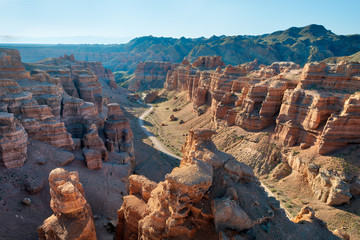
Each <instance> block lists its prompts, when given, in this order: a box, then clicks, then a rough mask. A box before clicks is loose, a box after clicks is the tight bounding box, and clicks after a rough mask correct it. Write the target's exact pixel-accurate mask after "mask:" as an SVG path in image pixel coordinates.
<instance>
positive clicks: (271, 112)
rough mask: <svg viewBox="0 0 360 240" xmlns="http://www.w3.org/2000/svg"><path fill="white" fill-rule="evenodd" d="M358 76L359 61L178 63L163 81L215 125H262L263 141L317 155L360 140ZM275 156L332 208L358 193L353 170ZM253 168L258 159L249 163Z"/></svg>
mask: <svg viewBox="0 0 360 240" xmlns="http://www.w3.org/2000/svg"><path fill="white" fill-rule="evenodd" d="M211 59H212V57H209V60H208V61H211ZM202 61H203V60H202ZM359 79H360V63H359V62H340V63H338V64H326V63H308V64H306V65H305V67H304V68H300V66H299V65H296V64H294V63H291V62H276V63H273V64H271V65H270V66H265V65H259V64H258V63H257V61H256V60H255V61H253V62H250V63H246V64H242V65H239V66H231V65H228V66H226V67H225V68H221V67H220V66H218V67H217V69H216V70H214V69H209V68H206V67H202V68H199V67H194V65H191V64H190V63H189V62H188V61H183V63H182V64H180V65H179V66H178V67H177V68H176V69H175V70H174V71H169V72H168V76H167V80H166V83H165V85H164V86H165V88H166V89H168V90H177V91H187V96H188V99H190V100H191V101H192V102H193V108H194V111H195V112H197V114H198V115H201V114H203V113H204V112H205V111H207V110H208V111H209V112H210V114H211V116H212V119H213V121H214V123H215V125H216V126H218V127H221V126H224V127H226V126H232V125H233V126H239V127H241V128H243V129H245V130H247V131H262V130H265V129H266V131H267V132H269V133H270V137H269V139H268V141H269V142H270V143H273V144H274V145H275V146H278V147H280V148H283V149H286V148H288V147H293V146H299V147H300V149H308V148H311V149H314V150H316V152H317V153H318V154H320V155H328V154H331V153H333V152H334V151H336V150H341V148H343V147H344V146H347V145H350V144H354V143H359V141H360V134H359V131H357V130H356V129H357V128H358V125H359V122H358V121H359V117H358V115H359V113H360V110H359V107H358V105H359V96H360V95H359V93H358V91H359V90H360V82H359ZM269 146H270V145H269ZM269 149H270V148H269ZM238 151H240V150H238ZM294 151H295V150H294ZM256 152H257V151H256ZM270 153H271V154H270ZM241 154H242V153H241V151H240V153H239V155H241ZM244 154H245V153H244ZM259 154H260V155H261V156H262V157H261V159H262V160H261V161H263V162H264V164H265V165H269V164H268V162H269V161H270V160H271V159H273V158H274V156H275V155H273V151H270V152H269V154H265V155H264V154H261V153H260V152H259ZM245 155H246V154H245ZM260 155H259V156H260ZM294 155H296V151H295V154H294ZM246 156H247V157H249V156H248V154H247V155H246ZM278 156H279V157H276V159H278V161H280V159H282V160H281V162H282V164H280V165H279V166H278V167H277V169H276V171H278V172H277V173H274V174H275V175H276V174H278V173H281V171H280V170H281V166H283V167H286V166H288V168H289V169H290V172H291V170H293V171H297V172H299V173H300V174H302V175H303V176H304V178H305V179H306V181H307V182H308V184H309V187H310V188H311V190H312V192H313V193H314V196H315V197H316V198H318V199H320V200H321V201H323V202H325V203H327V204H329V205H338V204H342V203H346V202H348V201H349V199H350V198H351V197H352V196H356V195H357V193H356V192H357V190H356V189H357V182H358V180H357V178H358V176H357V175H356V174H355V175H354V174H347V173H344V172H341V171H340V172H337V171H333V170H327V168H326V167H322V168H320V167H316V168H314V167H313V166H312V164H311V161H310V162H309V161H308V160H306V161H305V160H301V159H300V158H299V156H297V157H296V156H293V154H292V152H289V151H288V152H286V153H285V152H284V153H282V154H280V153H278ZM253 157H254V158H256V159H257V158H258V157H256V156H253ZM267 157H268V158H269V160H266V158H267ZM294 159H297V160H296V161H295V160H294ZM256 165H259V164H254V165H253V166H252V167H256ZM265 165H264V166H265ZM270 165H271V166H270ZM270 165H269V166H267V168H271V169H273V168H274V167H275V166H276V165H277V164H275V163H272V164H270ZM315 166H316V164H315ZM319 168H320V169H319ZM271 169H268V170H271ZM259 171H260V172H264V170H259ZM265 172H267V173H269V172H268V171H265ZM325 180H326V181H325ZM352 193H355V194H352Z"/></svg>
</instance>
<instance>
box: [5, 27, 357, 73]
mask: <svg viewBox="0 0 360 240" xmlns="http://www.w3.org/2000/svg"><path fill="white" fill-rule="evenodd" d="M0 46H7V47H9V46H10V47H14V48H17V49H19V50H20V52H21V56H22V58H23V61H24V62H34V61H38V60H41V59H44V58H47V57H58V56H60V55H63V54H71V53H72V54H74V55H75V57H76V58H77V59H78V60H87V61H101V62H102V63H103V64H104V66H105V67H108V68H110V69H111V70H113V71H130V72H132V71H134V70H135V68H136V65H137V64H138V63H139V62H140V61H150V60H156V61H171V62H181V61H182V60H183V58H184V57H186V58H188V59H189V60H194V59H196V58H197V57H198V56H204V55H220V56H222V57H223V60H224V62H225V63H226V64H233V65H237V64H240V63H244V62H249V61H252V60H254V59H255V58H257V59H258V61H259V63H264V64H270V63H272V62H274V61H293V62H296V63H298V64H301V65H303V64H305V63H306V62H310V61H321V60H323V59H326V58H330V57H337V56H348V55H351V54H354V53H356V52H358V51H360V35H359V34H356V35H348V36H344V35H336V34H334V33H332V32H331V31H329V30H327V29H325V28H324V27H323V26H321V25H309V26H306V27H300V28H298V27H292V28H289V29H287V30H285V31H277V32H274V33H271V34H265V35H260V36H213V37H211V38H194V39H191V38H184V37H183V38H179V39H176V38H164V37H153V36H147V37H140V38H135V39H133V40H131V41H130V42H129V43H127V44H119V45H99V44H91V45H90V44H82V45H24V44H22V45H17V44H13V45H9V44H6V45H4V44H2V45H0Z"/></svg>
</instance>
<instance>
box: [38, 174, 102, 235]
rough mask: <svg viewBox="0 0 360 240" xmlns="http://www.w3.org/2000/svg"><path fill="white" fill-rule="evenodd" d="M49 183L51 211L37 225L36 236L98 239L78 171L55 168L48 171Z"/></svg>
mask: <svg viewBox="0 0 360 240" xmlns="http://www.w3.org/2000/svg"><path fill="white" fill-rule="evenodd" d="M49 185H50V195H51V201H50V207H51V209H52V210H53V212H54V214H53V215H52V216H50V217H49V218H48V219H46V220H45V221H44V223H43V225H41V226H39V227H38V233H39V239H76V240H80V239H83V240H85V239H97V238H96V232H95V225H94V219H93V216H92V213H91V208H90V205H89V204H88V203H87V201H86V198H85V193H84V190H83V187H82V185H81V183H80V181H79V175H78V173H77V172H68V171H66V170H64V169H62V168H56V169H54V170H52V171H51V172H50V174H49Z"/></svg>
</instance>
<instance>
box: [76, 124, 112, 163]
mask: <svg viewBox="0 0 360 240" xmlns="http://www.w3.org/2000/svg"><path fill="white" fill-rule="evenodd" d="M82 146H83V147H84V148H88V149H93V150H96V151H98V152H99V153H100V156H101V159H102V160H104V161H105V162H107V161H108V160H109V154H108V152H107V150H106V147H105V145H104V141H103V140H102V139H101V138H100V137H99V135H98V130H97V128H96V125H95V124H93V125H91V127H90V129H89V131H88V133H87V134H85V136H84V138H83V139H82Z"/></svg>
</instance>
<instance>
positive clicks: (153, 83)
mask: <svg viewBox="0 0 360 240" xmlns="http://www.w3.org/2000/svg"><path fill="white" fill-rule="evenodd" d="M177 66H178V64H172V63H171V62H152V61H150V62H140V63H139V64H138V65H137V67H136V70H135V77H134V78H133V79H132V80H131V83H130V85H129V87H128V88H129V89H130V90H132V91H138V90H146V89H149V88H160V87H162V86H163V84H164V82H165V80H166V75H167V72H168V71H169V70H171V69H174V68H175V67H177Z"/></svg>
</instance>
